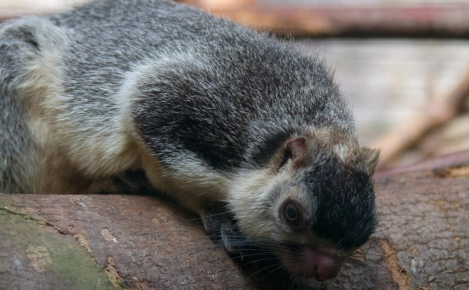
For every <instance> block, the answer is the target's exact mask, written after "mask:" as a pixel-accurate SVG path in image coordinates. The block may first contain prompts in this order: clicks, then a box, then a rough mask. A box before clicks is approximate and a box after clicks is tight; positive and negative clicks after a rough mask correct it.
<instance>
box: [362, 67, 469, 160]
mask: <svg viewBox="0 0 469 290" xmlns="http://www.w3.org/2000/svg"><path fill="white" fill-rule="evenodd" d="M468 97H469V70H467V72H466V74H465V75H464V76H463V78H462V79H461V81H460V82H459V84H458V85H457V86H456V87H455V88H454V89H453V91H451V92H450V93H449V94H448V95H446V96H443V97H439V98H438V97H437V98H434V99H432V100H431V101H430V102H429V103H428V105H427V107H426V108H425V109H423V110H422V111H421V113H419V114H416V115H415V116H413V117H412V118H411V119H410V120H406V121H405V122H402V123H401V124H399V126H398V127H396V128H394V129H393V130H391V131H390V132H389V133H386V134H385V135H384V136H382V137H380V138H378V139H377V140H376V141H374V142H373V143H372V144H371V145H370V147H372V148H380V149H381V155H380V161H379V164H378V168H384V167H386V165H388V164H389V163H390V162H391V161H392V160H394V159H395V158H396V156H398V155H399V153H401V152H403V151H404V150H406V149H407V148H409V147H412V146H413V145H415V144H416V142H418V141H419V140H420V139H421V138H422V137H423V136H424V135H425V134H427V133H428V132H430V131H431V130H432V129H434V128H436V127H438V126H441V125H442V124H444V123H446V122H447V121H449V120H450V119H452V118H454V117H455V116H456V115H457V114H458V113H460V111H461V108H462V107H463V103H464V102H465V100H466V99H467V98H468Z"/></svg>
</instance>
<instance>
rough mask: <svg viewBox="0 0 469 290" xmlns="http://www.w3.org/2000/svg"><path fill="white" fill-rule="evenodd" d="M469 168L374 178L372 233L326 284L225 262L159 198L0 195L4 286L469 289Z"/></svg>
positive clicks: (0, 283) (0, 281)
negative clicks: (376, 217) (375, 221)
mask: <svg viewBox="0 0 469 290" xmlns="http://www.w3.org/2000/svg"><path fill="white" fill-rule="evenodd" d="M468 172H469V168H465V167H460V168H447V169H446V170H443V171H442V170H439V171H435V172H432V171H419V172H405V173H401V174H398V175H393V176H387V177H386V176H382V177H378V178H377V179H376V184H375V188H376V194H377V204H378V209H379V215H380V223H379V227H378V230H377V232H376V233H375V234H374V236H373V237H372V239H371V240H370V241H369V242H368V243H367V244H366V245H365V246H364V247H362V249H360V250H359V251H358V252H357V254H356V255H355V256H354V259H355V262H353V263H348V264H346V265H345V267H344V269H343V271H342V273H341V274H340V275H339V277H338V278H336V279H335V280H332V281H328V282H326V283H317V282H314V281H298V280H291V279H289V278H288V277H287V276H286V275H283V274H278V273H277V272H275V271H274V272H271V268H266V269H265V270H262V269H263V268H262V267H260V266H259V265H258V263H251V262H246V261H238V260H237V259H231V258H229V257H228V255H227V254H226V253H225V252H224V250H223V249H220V248H217V247H216V246H214V243H213V242H212V241H211V240H210V239H209V238H208V237H207V236H206V235H205V233H204V231H203V229H202V227H201V224H200V221H199V220H198V219H197V217H195V216H194V215H192V214H190V213H187V212H186V211H184V210H182V209H180V208H178V207H177V206H176V205H174V204H173V203H171V202H169V201H167V200H164V199H162V198H160V197H152V196H134V195H127V196H125V195H28V194H21V195H20V194H18V195H15V194H13V195H5V194H4V195H0V289H360V290H361V289H468V288H469V256H468V253H469V177H468V176H469V174H468Z"/></svg>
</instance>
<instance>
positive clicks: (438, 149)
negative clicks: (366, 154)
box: [0, 0, 469, 170]
mask: <svg viewBox="0 0 469 290" xmlns="http://www.w3.org/2000/svg"><path fill="white" fill-rule="evenodd" d="M83 2H87V0H0V19H1V20H5V19H8V18H12V17H17V16H20V15H24V14H32V13H54V12H57V11H63V10H67V9H70V8H71V7H73V6H74V5H78V4H80V3H83ZM178 2H185V3H187V4H189V5H193V6H197V7H200V8H202V9H204V10H206V11H208V12H210V13H212V14H216V15H221V16H224V17H227V18H230V19H232V20H234V21H236V22H239V23H243V24H245V25H249V26H252V27H254V28H256V29H259V30H262V31H269V32H272V33H275V34H277V35H279V36H280V37H286V38H290V39H293V40H294V41H295V42H297V43H298V45H300V46H302V47H304V49H305V50H306V51H307V52H308V53H311V54H312V55H319V56H320V57H322V58H324V59H325V61H326V62H327V64H328V65H329V66H331V68H333V70H334V71H335V76H336V79H337V82H338V83H339V84H340V87H341V91H342V93H343V95H344V97H345V98H347V99H348V100H349V102H350V104H351V106H352V108H353V110H354V112H355V118H356V122H357V129H358V132H359V135H360V139H361V141H362V143H364V144H366V145H368V146H371V147H376V148H381V150H382V158H381V163H380V169H381V170H386V169H392V168H403V167H404V168H405V166H409V165H412V164H425V161H426V162H427V163H428V162H429V161H428V160H435V157H439V156H447V157H444V158H446V159H448V158H449V159H448V160H452V161H451V162H453V163H454V162H456V163H457V162H463V161H467V160H469V114H468V108H469V100H468V98H467V96H468V95H469V0H467V1H463V0H460V1H446V0H185V1H184V0H180V1H178ZM448 154H450V155H449V156H448ZM444 158H443V159H444ZM438 160H441V158H439V159H438ZM422 162H423V163H422ZM431 162H432V161H430V163H431ZM431 164H434V163H431Z"/></svg>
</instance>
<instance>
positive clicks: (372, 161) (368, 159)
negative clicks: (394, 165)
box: [362, 147, 379, 175]
mask: <svg viewBox="0 0 469 290" xmlns="http://www.w3.org/2000/svg"><path fill="white" fill-rule="evenodd" d="M362 158H363V161H364V163H365V166H366V170H367V171H368V173H369V174H370V175H373V173H374V172H375V169H376V165H378V161H379V149H378V150H375V149H371V148H368V147H362Z"/></svg>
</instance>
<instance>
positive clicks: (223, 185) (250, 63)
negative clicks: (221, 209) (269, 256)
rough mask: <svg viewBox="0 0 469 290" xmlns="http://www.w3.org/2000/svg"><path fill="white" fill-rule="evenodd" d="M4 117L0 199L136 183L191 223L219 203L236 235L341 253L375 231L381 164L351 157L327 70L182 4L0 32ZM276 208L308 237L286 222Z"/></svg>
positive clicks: (142, 4) (357, 154)
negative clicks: (107, 181) (124, 180)
mask: <svg viewBox="0 0 469 290" xmlns="http://www.w3.org/2000/svg"><path fill="white" fill-rule="evenodd" d="M0 108H1V111H2V115H1V116H0V132H1V134H2V136H1V138H0V142H1V143H0V144H1V147H0V192H28V193H77V192H84V191H85V192H86V189H87V188H88V189H89V188H94V187H93V186H94V185H93V183H94V182H95V181H96V180H100V179H102V178H106V177H112V176H115V175H119V174H122V173H124V172H126V171H128V170H136V171H139V170H143V171H144V172H145V174H146V176H147V178H148V180H149V181H150V183H151V184H152V185H153V186H154V187H155V188H157V189H159V190H160V191H162V192H164V193H166V194H168V195H171V196H173V197H174V198H176V199H177V200H179V201H180V202H181V203H182V204H183V205H185V206H186V207H188V208H190V209H191V210H193V211H196V212H198V213H201V214H203V211H204V210H205V208H206V206H207V205H209V204H212V203H214V202H216V203H223V204H226V208H228V209H229V210H230V211H231V212H232V213H233V214H234V218H235V220H236V221H237V222H238V224H239V228H240V230H241V231H242V233H243V234H244V235H246V236H247V237H252V238H268V239H281V240H285V241H291V242H295V243H302V244H308V245H310V244H314V243H316V242H317V241H318V239H319V240H321V241H327V242H324V243H332V244H334V245H335V246H337V247H340V248H342V249H349V248H355V247H357V246H359V245H361V244H362V243H363V242H364V241H366V239H367V238H368V236H369V235H370V233H371V232H372V231H373V229H374V225H375V222H376V217H375V209H374V195H373V188H372V185H373V184H372V180H371V175H372V174H373V171H374V167H375V165H376V162H377V158H378V153H377V152H376V151H373V150H371V149H368V148H364V147H361V146H359V145H358V141H357V136H356V133H355V129H354V123H353V118H352V115H351V113H350V111H349V109H348V107H347V105H346V103H345V102H344V100H343V99H342V97H341V96H340V92H339V89H338V87H337V85H336V84H335V83H334V81H333V78H332V75H331V73H330V71H329V69H328V68H327V67H325V66H324V64H323V63H322V62H321V61H320V60H319V59H318V58H316V57H312V56H310V55H307V54H306V53H304V52H302V51H301V50H300V49H298V48H297V47H295V46H294V45H292V44H290V43H287V42H284V41H280V40H277V39H275V38H273V37H271V36H269V35H267V34H261V33H258V32H254V31H252V30H250V29H248V28H245V27H242V26H239V25H236V24H233V23H232V22H230V21H227V20H223V19H219V18H214V17H212V16H209V15H207V14H206V13H204V12H202V11H199V10H197V9H193V8H189V7H187V6H185V5H180V4H174V3H170V2H165V1H151V0H148V1H145V0H114V1H100V2H96V3H92V4H87V5H84V6H83V7H81V8H78V9H75V10H73V11H71V12H67V13H63V14H58V15H54V16H51V17H36V16H33V17H26V18H23V19H20V20H14V21H10V22H7V23H5V24H3V25H2V26H0ZM294 138H305V139H304V140H306V141H305V142H306V143H304V144H305V145H304V147H305V148H303V149H302V150H303V151H304V153H302V154H304V156H303V157H302V158H303V159H301V160H299V161H298V160H296V161H295V160H290V159H293V158H289V159H288V158H287V159H288V160H287V159H286V156H287V153H288V150H287V149H286V147H285V146H286V145H285V144H287V143H286V142H288V141H289V140H292V139H294ZM302 140H303V139H302ZM302 144H303V143H302ZM302 146H303V145H302ZM287 157H288V156H287ZM300 161H301V162H300ZM282 162H283V163H282ZM285 162H286V163H285ZM295 162H296V163H295ZM331 179H335V180H333V181H331ZM331 182H332V183H331ZM325 192H327V194H326V193H325ZM287 199H295V200H297V201H298V202H300V203H301V204H302V205H303V214H304V215H305V216H306V217H307V218H308V220H309V221H310V222H311V230H310V231H309V232H308V233H307V234H303V235H298V234H295V233H294V232H292V230H291V229H289V227H288V226H287V225H285V222H284V221H282V217H281V216H280V215H279V210H278V208H279V207H280V206H281V204H282V202H284V201H285V200H287ZM326 213H327V214H326ZM331 226H332V227H335V228H336V230H335V231H333V232H332V233H329V232H327V231H325V230H324V229H325V228H328V227H331Z"/></svg>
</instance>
